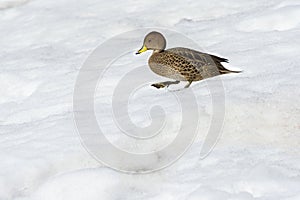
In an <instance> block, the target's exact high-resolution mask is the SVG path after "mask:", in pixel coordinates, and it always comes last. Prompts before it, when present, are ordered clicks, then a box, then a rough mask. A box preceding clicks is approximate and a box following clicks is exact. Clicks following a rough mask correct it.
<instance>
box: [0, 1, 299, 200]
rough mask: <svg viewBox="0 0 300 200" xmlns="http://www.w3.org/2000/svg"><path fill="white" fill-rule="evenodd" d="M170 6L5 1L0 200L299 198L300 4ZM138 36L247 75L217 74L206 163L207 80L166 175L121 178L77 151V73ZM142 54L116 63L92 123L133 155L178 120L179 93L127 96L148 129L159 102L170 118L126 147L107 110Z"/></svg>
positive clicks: (169, 133) (196, 87) (171, 130)
mask: <svg viewBox="0 0 300 200" xmlns="http://www.w3.org/2000/svg"><path fill="white" fill-rule="evenodd" d="M168 2H169V1H158V0H153V1H134V0H130V1H114V2H112V1H110V2H109V1H96V0H86V1H74V0H73V1H72V0H61V1H51V0H43V1H42V0H34V1H33V0H32V1H31V0H2V1H1V2H0V27H1V29H0V36H1V39H0V46H1V47H2V48H1V49H0V71H1V73H0V91H1V97H0V105H1V106H0V113H1V115H0V126H1V129H0V159H1V162H0V200H54V199H55V200H60V199H74V200H81V199H89V200H94V199H97V200H98V199H104V200H117V199H122V200H129V199H130V200H133V199H147V200H154V199H166V200H168V199H188V200H193V199H197V200H202V199H203V200H217V199H218V200H219V199H224V200H235V199H236V200H270V199H272V200H277V199H278V200H298V199H300V187H299V185H300V159H299V158H300V157H299V150H300V149H299V147H300V123H299V119H300V104H299V96H300V90H299V89H298V88H299V85H300V79H299V75H300V70H299V62H300V58H299V50H300V49H299V44H300V37H299V33H300V32H299V31H300V23H299V20H298V19H299V18H300V4H299V1H297V0H273V1H267V0H253V1H237V0H224V1H217V0H212V1H204V0H199V1H176V2H174V3H172V5H169V3H168ZM116 5H117V6H116ZM143 27H154V28H150V29H160V27H161V29H162V30H165V32H164V34H166V35H170V34H168V33H169V32H168V29H170V30H173V31H176V32H178V33H181V34H183V35H185V36H187V37H188V38H191V39H192V40H193V41H196V42H197V44H198V45H199V46H200V47H201V49H199V50H203V51H206V52H211V53H215V54H218V55H221V56H223V57H226V58H228V59H229V60H230V65H231V68H232V69H236V68H237V69H242V70H243V73H241V74H231V75H224V76H222V77H221V79H222V81H223V85H224V88H225V95H226V99H225V100H226V105H225V111H226V112H225V121H224V125H223V129H222V136H221V138H220V139H219V141H218V143H217V145H216V146H215V148H214V150H213V151H212V152H211V154H209V155H208V156H207V157H205V158H203V159H202V158H200V156H199V155H200V151H201V145H202V142H203V139H204V137H205V135H204V134H203V133H206V132H207V130H208V128H209V123H210V120H211V116H212V105H211V99H210V94H209V91H208V90H207V87H206V86H207V82H205V81H203V82H198V83H193V84H192V89H193V91H194V92H195V93H196V97H197V102H198V103H199V121H200V122H201V123H200V124H199V127H198V130H200V131H199V134H198V137H197V138H196V141H195V142H194V144H192V146H191V147H190V149H189V150H188V151H187V152H186V153H185V154H184V155H183V156H182V157H181V158H180V159H179V160H178V161H177V162H175V163H174V164H173V165H171V166H169V167H167V168H165V169H163V170H160V171H157V172H153V173H148V174H126V173H121V172H118V171H115V170H112V169H110V168H108V167H105V166H104V165H103V164H101V163H99V162H98V161H97V160H95V159H94V158H93V157H92V156H91V155H90V154H89V153H88V152H87V151H86V150H85V148H84V147H83V146H82V144H81V140H80V138H79V136H78V134H77V133H76V127H75V124H74V116H73V91H74V85H75V81H76V78H77V75H78V73H79V70H80V68H81V66H82V64H83V63H84V61H85V60H86V59H87V58H88V56H89V55H90V54H91V52H92V51H93V50H94V49H95V48H96V47H97V46H98V45H100V44H101V43H103V42H105V41H106V40H107V39H110V38H111V37H113V36H116V35H118V34H121V33H123V32H126V31H130V30H135V29H138V28H143ZM142 40H143V38H140V41H137V44H135V43H134V44H131V46H132V47H134V48H135V49H128V52H131V51H132V52H133V51H135V50H137V49H138V48H140V47H141V43H142ZM167 40H168V47H172V46H176V45H181V46H183V45H184V46H186V47H189V45H190V44H188V43H187V41H183V40H181V41H178V40H172V36H171V35H170V37H167ZM148 56H149V53H145V54H142V55H140V56H135V55H133V53H128V54H126V57H125V58H124V59H121V60H120V61H119V62H116V63H114V65H113V66H114V67H119V69H120V70H116V69H115V68H114V67H112V68H110V70H111V71H107V73H108V74H111V75H112V76H106V77H104V79H103V80H102V81H104V82H105V84H102V87H99V88H97V91H96V92H97V95H96V114H97V116H96V117H97V120H98V122H99V124H101V126H102V128H103V130H104V131H106V132H105V135H106V136H107V138H108V139H109V140H110V141H112V142H114V143H115V144H116V145H118V146H120V147H122V148H126V149H127V150H128V151H138V152H148V151H149V150H151V149H152V150H153V149H157V148H161V147H163V146H164V145H166V143H168V142H170V140H172V138H174V134H176V130H177V128H178V122H179V121H180V120H181V119H180V117H178V113H179V112H180V109H178V104H177V103H178V101H177V100H176V98H174V96H173V94H174V93H173V92H170V91H168V90H154V89H152V88H150V87H149V86H148V85H145V86H143V87H141V88H140V89H139V90H137V92H136V93H135V94H132V95H129V96H131V97H130V101H129V108H128V110H129V111H130V117H131V118H132V120H133V122H135V123H136V124H138V125H139V126H141V127H143V126H146V125H147V124H149V123H150V122H151V117H153V116H154V117H155V119H158V120H160V117H161V116H160V115H150V114H151V113H150V114H146V115H145V113H148V112H149V110H150V108H151V106H152V105H153V104H152V103H155V102H161V104H162V106H163V107H164V108H165V113H167V114H168V116H170V117H169V118H167V121H166V124H165V127H164V130H165V131H164V132H163V134H162V135H161V136H160V137H158V138H157V139H156V140H154V142H153V141H152V140H150V141H141V143H135V142H134V141H132V140H131V139H128V138H127V139H126V137H125V136H124V135H121V134H120V131H119V130H118V128H117V127H116V126H115V125H114V122H113V121H112V115H111V113H104V112H103V111H104V110H105V112H106V111H107V110H109V109H110V108H111V105H110V103H111V99H110V96H111V95H112V92H113V91H111V88H113V87H114V84H116V80H119V79H120V76H122V75H123V74H124V73H126V70H130V67H134V66H137V65H145V64H146V60H147V58H148ZM149 76H151V78H154V79H153V80H155V81H160V80H165V79H164V78H161V77H158V76H156V75H153V74H152V73H151V72H150V70H148V69H145V75H144V77H141V78H146V77H149ZM105 78H106V79H105ZM106 80H107V82H106ZM214 80H216V79H212V80H208V81H211V82H213V81H214ZM99 84H100V83H99ZM99 91H101V92H99ZM170 99H171V100H170ZM119 103H124V102H119ZM126 103H127V102H126Z"/></svg>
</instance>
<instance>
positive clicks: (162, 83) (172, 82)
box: [151, 81, 180, 89]
mask: <svg viewBox="0 0 300 200" xmlns="http://www.w3.org/2000/svg"><path fill="white" fill-rule="evenodd" d="M179 82H180V81H164V82H159V83H154V84H152V85H151V86H153V87H156V88H157V89H160V88H164V87H169V86H170V85H173V84H178V83H179Z"/></svg>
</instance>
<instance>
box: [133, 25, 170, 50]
mask: <svg viewBox="0 0 300 200" xmlns="http://www.w3.org/2000/svg"><path fill="white" fill-rule="evenodd" d="M166 43H167V42H166V39H165V37H164V36H163V35H162V34H161V33H159V32H156V31H152V32H150V33H148V34H147V35H146V37H145V39H144V43H143V47H142V48H141V49H140V50H139V51H138V52H136V54H140V53H143V52H145V51H147V50H153V51H154V52H161V51H163V50H164V49H165V48H166Z"/></svg>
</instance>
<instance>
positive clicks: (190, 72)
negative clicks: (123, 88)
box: [136, 31, 240, 89]
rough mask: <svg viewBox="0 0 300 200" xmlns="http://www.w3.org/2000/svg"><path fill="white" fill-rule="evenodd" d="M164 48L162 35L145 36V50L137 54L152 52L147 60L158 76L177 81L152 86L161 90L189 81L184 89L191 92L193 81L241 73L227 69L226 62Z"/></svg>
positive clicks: (216, 58) (150, 34) (197, 52)
mask: <svg viewBox="0 0 300 200" xmlns="http://www.w3.org/2000/svg"><path fill="white" fill-rule="evenodd" d="M165 48H166V39H165V37H164V36H163V35H162V34H161V33H159V32H155V31H153V32H150V33H149V34H147V35H146V37H145V39H144V44H143V47H142V48H141V49H140V50H139V51H138V52H137V53H136V54H140V53H142V52H145V51H147V50H153V53H152V55H151V56H150V58H149V60H148V65H149V67H150V69H151V70H152V71H153V72H154V73H156V74H158V75H161V76H164V77H167V78H170V79H173V80H175V81H165V82H160V83H154V84H152V86H154V87H156V88H158V89H159V88H164V87H168V86H169V85H171V84H178V83H179V82H180V81H187V82H188V83H187V85H186V86H185V88H188V87H189V86H190V85H191V83H192V82H193V81H200V80H203V79H206V78H210V77H213V76H217V75H220V74H227V73H239V72H240V71H231V70H228V69H226V68H225V67H224V66H223V65H222V64H221V63H222V62H228V60H227V59H226V58H221V57H218V56H214V55H211V54H207V53H202V52H199V51H195V50H193V49H188V48H183V47H176V48H171V49H166V50H165Z"/></svg>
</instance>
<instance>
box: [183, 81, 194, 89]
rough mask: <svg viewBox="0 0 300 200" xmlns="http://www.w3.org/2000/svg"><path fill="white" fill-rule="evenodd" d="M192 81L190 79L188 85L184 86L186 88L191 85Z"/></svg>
mask: <svg viewBox="0 0 300 200" xmlns="http://www.w3.org/2000/svg"><path fill="white" fill-rule="evenodd" d="M192 82H193V81H188V84H186V85H185V86H184V88H188V87H190V85H191V84H192Z"/></svg>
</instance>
